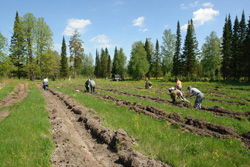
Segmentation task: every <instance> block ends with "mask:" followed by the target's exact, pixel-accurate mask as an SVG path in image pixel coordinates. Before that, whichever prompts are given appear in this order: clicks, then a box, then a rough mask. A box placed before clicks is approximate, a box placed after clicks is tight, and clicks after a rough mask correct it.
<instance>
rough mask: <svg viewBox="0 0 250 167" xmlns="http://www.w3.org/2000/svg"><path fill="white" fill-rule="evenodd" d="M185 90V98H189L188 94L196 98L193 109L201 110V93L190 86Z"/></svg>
mask: <svg viewBox="0 0 250 167" xmlns="http://www.w3.org/2000/svg"><path fill="white" fill-rule="evenodd" d="M187 90H188V91H189V92H188V94H187V96H186V97H189V96H190V94H193V95H195V96H196V99H195V102H194V108H196V109H197V108H198V109H201V104H202V99H203V93H202V92H201V91H200V90H198V89H197V88H192V87H191V86H188V88H187Z"/></svg>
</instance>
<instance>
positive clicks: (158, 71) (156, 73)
mask: <svg viewBox="0 0 250 167" xmlns="http://www.w3.org/2000/svg"><path fill="white" fill-rule="evenodd" d="M160 74H161V57H160V49H159V42H158V39H157V40H156V44H155V56H154V76H155V77H156V79H157V78H158V77H159V76H160Z"/></svg>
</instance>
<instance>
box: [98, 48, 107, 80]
mask: <svg viewBox="0 0 250 167" xmlns="http://www.w3.org/2000/svg"><path fill="white" fill-rule="evenodd" d="M100 64H101V71H100V72H101V73H100V77H102V78H106V77H107V76H108V54H107V52H106V51H105V50H104V49H103V48H102V49H101V63H100Z"/></svg>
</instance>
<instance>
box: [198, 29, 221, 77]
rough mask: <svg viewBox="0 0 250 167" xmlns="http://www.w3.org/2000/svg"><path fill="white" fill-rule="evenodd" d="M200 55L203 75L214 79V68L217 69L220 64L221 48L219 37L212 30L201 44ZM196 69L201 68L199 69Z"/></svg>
mask: <svg viewBox="0 0 250 167" xmlns="http://www.w3.org/2000/svg"><path fill="white" fill-rule="evenodd" d="M201 57H202V60H201V62H202V67H203V68H204V73H205V77H210V78H211V79H215V74H216V70H219V69H220V66H221V48H220V39H219V38H218V37H217V35H216V33H215V32H214V31H212V32H211V34H210V35H209V36H207V37H206V42H205V43H204V44H203V46H202V53H201ZM198 71H202V70H201V69H199V70H198ZM200 76H201V75H200Z"/></svg>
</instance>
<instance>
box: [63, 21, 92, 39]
mask: <svg viewBox="0 0 250 167" xmlns="http://www.w3.org/2000/svg"><path fill="white" fill-rule="evenodd" d="M67 22H68V24H67V26H66V28H65V30H64V32H63V34H64V35H66V36H71V35H72V34H73V32H74V31H75V29H77V30H78V32H80V33H84V32H85V31H86V29H85V27H86V26H87V25H90V24H91V21H90V20H84V19H74V18H72V19H68V21H67Z"/></svg>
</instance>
